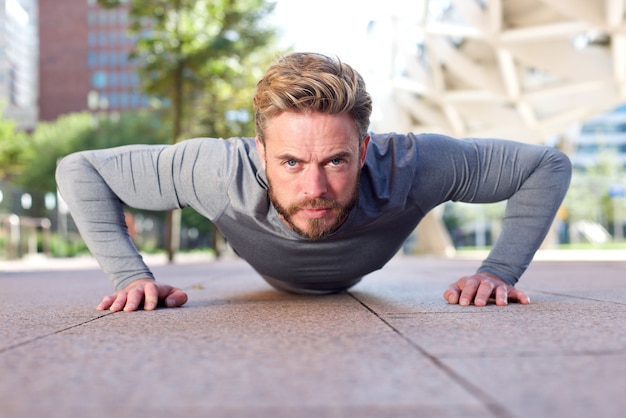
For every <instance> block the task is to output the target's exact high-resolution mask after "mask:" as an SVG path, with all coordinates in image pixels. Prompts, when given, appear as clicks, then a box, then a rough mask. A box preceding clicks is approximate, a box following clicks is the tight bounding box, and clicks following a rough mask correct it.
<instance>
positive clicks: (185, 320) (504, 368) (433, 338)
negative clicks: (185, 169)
mask: <svg viewBox="0 0 626 418" xmlns="http://www.w3.org/2000/svg"><path fill="white" fill-rule="evenodd" d="M624 260H625V261H575V260H570V261H536V262H535V263H533V264H532V265H531V267H530V269H529V270H528V271H527V273H526V275H525V276H524V278H523V279H522V281H521V282H520V285H519V287H520V288H522V289H524V290H526V291H527V293H528V294H529V295H530V297H531V300H532V304H531V305H528V306H521V305H517V304H511V305H509V306H507V307H496V306H494V305H489V306H487V307H482V308H478V307H474V306H470V307H460V306H452V305H448V304H446V303H445V301H444V300H443V298H442V296H441V295H442V293H443V290H444V289H445V288H446V287H447V285H448V284H449V283H450V282H452V281H454V280H456V278H458V277H460V276H462V275H465V274H467V273H470V272H471V271H473V270H474V269H475V268H476V267H477V265H478V261H476V260H472V259H458V258H457V259H441V258H431V257H398V258H396V259H394V260H392V261H391V262H390V263H389V264H388V265H387V266H386V267H385V268H384V269H382V270H381V271H378V272H376V273H373V274H371V275H370V276H368V277H366V278H365V279H364V280H363V281H362V282H361V283H360V284H359V285H357V286H356V287H354V288H353V289H352V290H351V291H350V292H347V293H342V294H338V295H332V296H296V295H288V294H283V293H279V292H277V291H274V290H273V289H272V288H270V287H269V286H268V285H266V284H265V282H263V281H262V280H261V279H260V278H259V277H258V276H257V275H256V274H255V273H254V272H253V270H252V269H251V268H250V267H248V266H247V264H245V263H244V262H243V261H240V260H233V259H230V260H224V261H206V262H198V261H197V260H196V261H193V262H184V263H180V264H176V265H165V264H161V265H157V266H155V268H154V270H155V273H156V274H157V276H158V277H159V278H160V280H161V281H163V282H168V283H171V284H173V285H176V286H178V287H182V288H183V289H185V290H186V291H187V292H188V294H189V297H190V300H189V302H188V303H187V305H186V306H185V307H184V308H179V309H160V310H156V311H152V312H147V311H139V312H134V313H115V314H113V313H109V312H99V311H96V310H95V309H94V307H95V305H96V304H97V303H98V302H99V299H100V297H101V296H102V295H104V294H106V293H109V292H110V291H111V285H110V283H109V282H108V280H107V279H106V278H105V277H104V275H103V273H101V272H100V271H99V270H97V269H96V268H95V267H94V265H93V264H90V263H86V264H85V265H82V266H79V267H80V268H78V267H76V266H75V265H69V264H67V265H64V264H63V263H59V262H56V263H52V262H50V264H48V263H45V262H44V263H43V267H44V268H41V265H39V266H38V268H32V269H29V268H28V266H26V267H24V268H21V269H6V268H5V271H4V272H0V324H1V327H0V417H2V418H14V417H20V418H21V417H24V418H27V417H28V418H31V417H90V418H98V417H165V416H168V417H172V416H174V417H272V418H274V417H290V418H291V417H350V418H351V417H364V418H367V417H385V418H387V417H533V418H539V417H550V418H553V417H590V418H599V417H603V418H611V417H615V418H617V417H624V416H626V415H625V412H624V411H625V410H626V277H625V276H626V275H625V271H626V257H625V258H624ZM74 264H75V262H74ZM48 265H49V268H46V266H48ZM70 267H71V268H70ZM0 268H2V265H1V264H0ZM7 270H10V271H7Z"/></svg>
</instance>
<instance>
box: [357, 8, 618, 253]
mask: <svg viewBox="0 0 626 418" xmlns="http://www.w3.org/2000/svg"><path fill="white" fill-rule="evenodd" d="M388 1H389V3H387V2H385V6H383V7H382V9H381V10H385V11H386V12H387V15H386V17H380V16H379V17H378V18H376V20H375V21H374V22H373V23H372V24H371V26H370V32H369V33H370V42H371V44H372V48H377V49H378V51H379V52H378V53H379V54H388V55H387V57H388V58H389V62H390V63H391V64H390V66H389V67H387V68H385V69H384V70H382V71H383V72H384V74H381V69H380V68H381V67H380V66H379V65H378V63H377V64H376V65H372V66H371V68H370V72H371V73H372V74H371V76H372V80H379V79H384V80H387V81H386V82H384V83H382V84H380V85H375V86H374V88H373V93H374V97H375V103H377V107H376V108H375V113H374V115H373V119H374V120H373V124H372V128H373V130H375V131H388V130H399V131H413V132H438V133H444V134H449V135H452V136H455V137H472V136H474V137H500V138H508V139H514V140H519V141H524V142H531V143H545V142H546V141H547V140H548V139H554V138H557V137H560V136H561V133H562V132H564V131H565V130H566V129H567V128H568V127H570V126H571V125H572V124H575V123H577V122H581V121H583V120H584V119H587V118H589V117H591V116H592V115H595V114H598V113H601V112H605V111H608V110H610V109H612V108H614V107H616V106H617V105H620V104H622V103H624V102H626V22H625V11H626V0H398V1H396V2H394V1H393V0H388ZM381 16H382V14H381ZM389 29H391V31H389ZM389 32H392V33H393V36H386V35H385V34H386V33H389ZM381 75H383V77H381ZM565 143H567V141H565ZM418 242H419V243H420V244H419V247H420V249H421V250H423V251H429V252H440V253H446V254H450V253H452V252H453V247H452V245H451V242H450V240H449V238H448V235H447V233H446V232H445V228H444V227H443V224H442V223H441V222H440V221H438V217H437V213H436V212H435V214H434V216H433V215H430V216H428V217H427V218H426V219H425V220H424V221H423V222H422V223H421V224H420V227H419V229H418Z"/></svg>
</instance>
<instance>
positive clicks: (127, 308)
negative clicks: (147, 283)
mask: <svg viewBox="0 0 626 418" xmlns="http://www.w3.org/2000/svg"><path fill="white" fill-rule="evenodd" d="M142 299H143V287H142V286H136V287H132V288H131V289H129V290H128V293H127V296H126V304H125V305H124V312H131V311H136V310H137V309H138V308H139V306H140V305H141V301H142Z"/></svg>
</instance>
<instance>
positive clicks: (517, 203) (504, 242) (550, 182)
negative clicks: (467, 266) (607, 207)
mask: <svg viewBox="0 0 626 418" xmlns="http://www.w3.org/2000/svg"><path fill="white" fill-rule="evenodd" d="M570 178H571V166H570V163H569V160H568V159H567V157H566V156H565V155H563V154H561V153H560V152H558V151H556V150H546V151H545V153H544V154H543V156H542V158H541V160H540V162H539V164H538V165H537V168H536V169H535V170H534V171H533V172H532V174H531V175H530V176H529V177H528V178H527V179H526V180H525V181H524V182H523V184H522V185H521V187H520V188H519V190H517V191H516V192H515V193H514V194H513V195H512V196H511V197H510V198H509V200H508V202H507V207H506V211H505V216H504V220H503V224H502V230H501V233H500V235H499V237H498V239H497V240H496V242H495V244H494V246H493V248H492V250H491V251H490V253H489V256H488V257H487V259H486V260H485V261H484V262H483V263H482V265H481V267H480V268H479V269H478V272H489V273H492V274H495V275H497V276H498V277H500V278H501V279H502V280H504V281H506V282H507V283H509V284H511V285H514V284H515V283H516V282H517V281H518V279H519V278H520V276H521V275H522V274H523V272H524V271H525V270H526V268H527V267H528V265H529V264H530V262H531V261H532V258H533V257H534V255H535V252H536V251H537V250H538V249H539V247H540V246H541V244H542V242H543V240H544V239H545V237H546V234H547V233H548V231H549V230H550V228H551V225H552V222H553V220H554V217H555V214H556V212H557V210H558V209H559V206H560V205H561V203H562V201H563V198H564V197H565V194H566V192H567V189H568V187H569V182H570Z"/></svg>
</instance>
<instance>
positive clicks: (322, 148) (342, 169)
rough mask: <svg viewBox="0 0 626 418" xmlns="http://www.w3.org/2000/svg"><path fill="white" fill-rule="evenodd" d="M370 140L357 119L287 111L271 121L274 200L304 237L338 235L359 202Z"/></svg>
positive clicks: (268, 146) (265, 153) (267, 159)
mask: <svg viewBox="0 0 626 418" xmlns="http://www.w3.org/2000/svg"><path fill="white" fill-rule="evenodd" d="M368 142H369V137H367V138H366V139H365V140H364V141H363V143H362V144H361V147H359V136H358V133H357V129H356V126H355V124H354V121H353V120H352V118H351V116H350V115H348V114H339V115H328V114H325V113H293V112H283V113H281V114H280V115H278V116H275V117H273V118H272V119H270V120H269V121H268V123H267V127H266V133H265V146H264V145H263V144H261V143H260V141H259V140H258V139H257V141H256V145H257V149H258V151H259V155H260V156H261V160H262V161H263V162H264V164H265V173H266V176H267V180H268V182H269V193H270V200H271V201H272V204H273V205H274V207H275V208H276V210H277V212H278V213H279V215H280V217H281V219H282V221H283V222H284V223H285V224H286V225H287V226H289V227H290V228H291V229H293V230H294V231H295V232H297V233H298V234H300V235H301V236H303V237H305V238H309V239H320V238H323V237H325V236H327V235H328V234H330V233H332V232H333V231H335V230H336V229H337V228H338V227H339V226H340V225H341V224H342V223H343V222H344V221H345V220H346V218H347V216H348V213H349V212H350V209H351V208H352V207H353V206H354V204H355V203H356V200H357V191H358V179H359V174H360V171H361V167H362V166H363V164H364V162H365V154H366V151H367V144H368Z"/></svg>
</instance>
